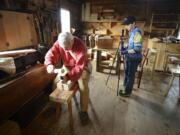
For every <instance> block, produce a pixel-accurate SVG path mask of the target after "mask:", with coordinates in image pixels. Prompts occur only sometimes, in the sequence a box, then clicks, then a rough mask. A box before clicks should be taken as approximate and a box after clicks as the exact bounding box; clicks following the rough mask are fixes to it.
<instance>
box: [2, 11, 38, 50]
mask: <svg viewBox="0 0 180 135" xmlns="http://www.w3.org/2000/svg"><path fill="white" fill-rule="evenodd" d="M0 16H1V17H0V29H1V30H0V51H3V50H11V49H16V48H21V47H26V46H31V45H35V46H37V37H36V36H37V35H36V32H35V26H34V23H33V16H32V14H28V13H20V12H12V11H0Z"/></svg>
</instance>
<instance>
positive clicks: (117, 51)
mask: <svg viewBox="0 0 180 135" xmlns="http://www.w3.org/2000/svg"><path fill="white" fill-rule="evenodd" d="M118 53H119V47H118V49H117V50H116V53H115V57H114V59H113V63H112V66H111V69H110V71H109V75H108V77H107V80H106V85H107V83H108V81H109V77H110V75H111V72H112V68H113V65H114V63H115V60H116V57H117V56H118Z"/></svg>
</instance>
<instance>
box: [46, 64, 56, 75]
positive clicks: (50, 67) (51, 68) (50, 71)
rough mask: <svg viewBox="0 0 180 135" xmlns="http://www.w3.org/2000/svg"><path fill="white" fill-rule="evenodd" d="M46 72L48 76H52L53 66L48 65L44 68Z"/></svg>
mask: <svg viewBox="0 0 180 135" xmlns="http://www.w3.org/2000/svg"><path fill="white" fill-rule="evenodd" d="M46 70H47V72H48V73H49V74H52V73H54V66H53V65H48V66H47V67H46Z"/></svg>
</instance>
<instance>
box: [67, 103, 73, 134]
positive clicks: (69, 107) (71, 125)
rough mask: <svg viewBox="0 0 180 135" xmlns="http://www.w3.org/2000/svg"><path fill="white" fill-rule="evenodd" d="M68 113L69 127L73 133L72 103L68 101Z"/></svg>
mask: <svg viewBox="0 0 180 135" xmlns="http://www.w3.org/2000/svg"><path fill="white" fill-rule="evenodd" d="M68 112H69V126H70V128H71V131H73V115H72V102H71V100H69V102H68Z"/></svg>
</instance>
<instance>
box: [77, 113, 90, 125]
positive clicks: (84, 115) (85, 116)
mask: <svg viewBox="0 0 180 135" xmlns="http://www.w3.org/2000/svg"><path fill="white" fill-rule="evenodd" d="M79 116H80V120H81V123H82V124H83V125H87V124H88V122H89V115H88V113H87V112H79Z"/></svg>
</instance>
